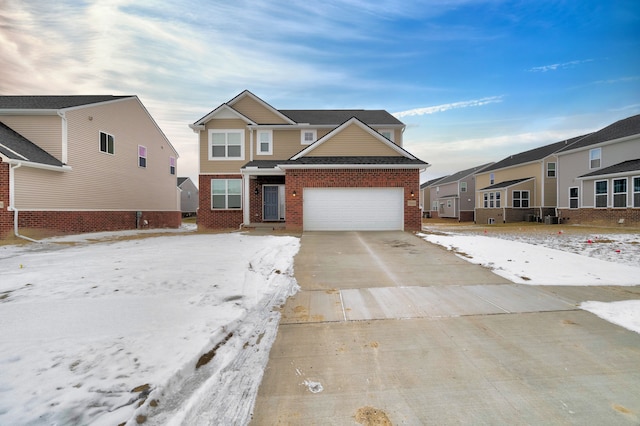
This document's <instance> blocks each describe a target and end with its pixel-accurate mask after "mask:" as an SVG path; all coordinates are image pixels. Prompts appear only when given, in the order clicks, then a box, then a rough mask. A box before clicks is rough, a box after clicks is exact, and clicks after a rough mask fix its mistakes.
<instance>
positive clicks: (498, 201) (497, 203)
mask: <svg viewBox="0 0 640 426" xmlns="http://www.w3.org/2000/svg"><path fill="white" fill-rule="evenodd" d="M496 208H497V209H499V208H500V191H498V192H496Z"/></svg>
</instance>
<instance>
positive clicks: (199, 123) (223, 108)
mask: <svg viewBox="0 0 640 426" xmlns="http://www.w3.org/2000/svg"><path fill="white" fill-rule="evenodd" d="M223 111H226V112H228V113H230V114H232V115H235V116H236V117H237V118H239V119H240V120H243V121H244V122H246V123H247V124H252V125H253V124H256V123H255V122H254V121H253V120H252V119H250V118H249V117H247V116H246V115H244V114H242V113H241V112H238V111H236V110H235V109H233V107H231V106H229V105H228V104H226V103H224V104H222V105H219V106H218V107H217V108H216V109H214V110H213V111H211V112H209V113H207V115H205V116H203V117H202V118H200V119H198V120H197V121H196V122H195V123H193V124H189V127H191V128H192V129H196V128H197V127H198V126H202V125H203V124H205V123H206V122H207V121H209V120H211V119H212V118H213V117H214V116H215V115H217V114H219V113H221V112H223Z"/></svg>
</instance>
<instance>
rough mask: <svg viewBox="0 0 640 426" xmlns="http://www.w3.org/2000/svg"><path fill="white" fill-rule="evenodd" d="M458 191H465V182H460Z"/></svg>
mask: <svg viewBox="0 0 640 426" xmlns="http://www.w3.org/2000/svg"><path fill="white" fill-rule="evenodd" d="M460 192H467V182H460Z"/></svg>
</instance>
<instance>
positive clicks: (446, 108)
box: [392, 96, 503, 118]
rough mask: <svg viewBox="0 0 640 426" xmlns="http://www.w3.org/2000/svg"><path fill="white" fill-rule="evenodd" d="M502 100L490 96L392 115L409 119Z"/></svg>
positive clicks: (498, 97)
mask: <svg viewBox="0 0 640 426" xmlns="http://www.w3.org/2000/svg"><path fill="white" fill-rule="evenodd" d="M502 98H503V96H490V97H487V98H481V99H473V100H470V101H460V102H452V103H449V104H442V105H435V106H429V107H424V108H414V109H410V110H407V111H400V112H395V113H393V114H392V115H393V116H394V117H396V118H402V117H410V116H415V115H428V114H435V113H437V112H445V111H449V110H451V109H459V108H469V107H477V106H482V105H487V104H493V103H497V102H502Z"/></svg>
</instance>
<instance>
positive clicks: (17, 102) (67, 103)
mask: <svg viewBox="0 0 640 426" xmlns="http://www.w3.org/2000/svg"><path fill="white" fill-rule="evenodd" d="M132 97H133V96H113V95H97V96H95V95H78V96H73V95H72V96H0V109H15V110H56V109H64V108H72V107H78V106H84V105H90V104H95V103H100V102H108V101H115V100H118V99H124V98H132Z"/></svg>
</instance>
